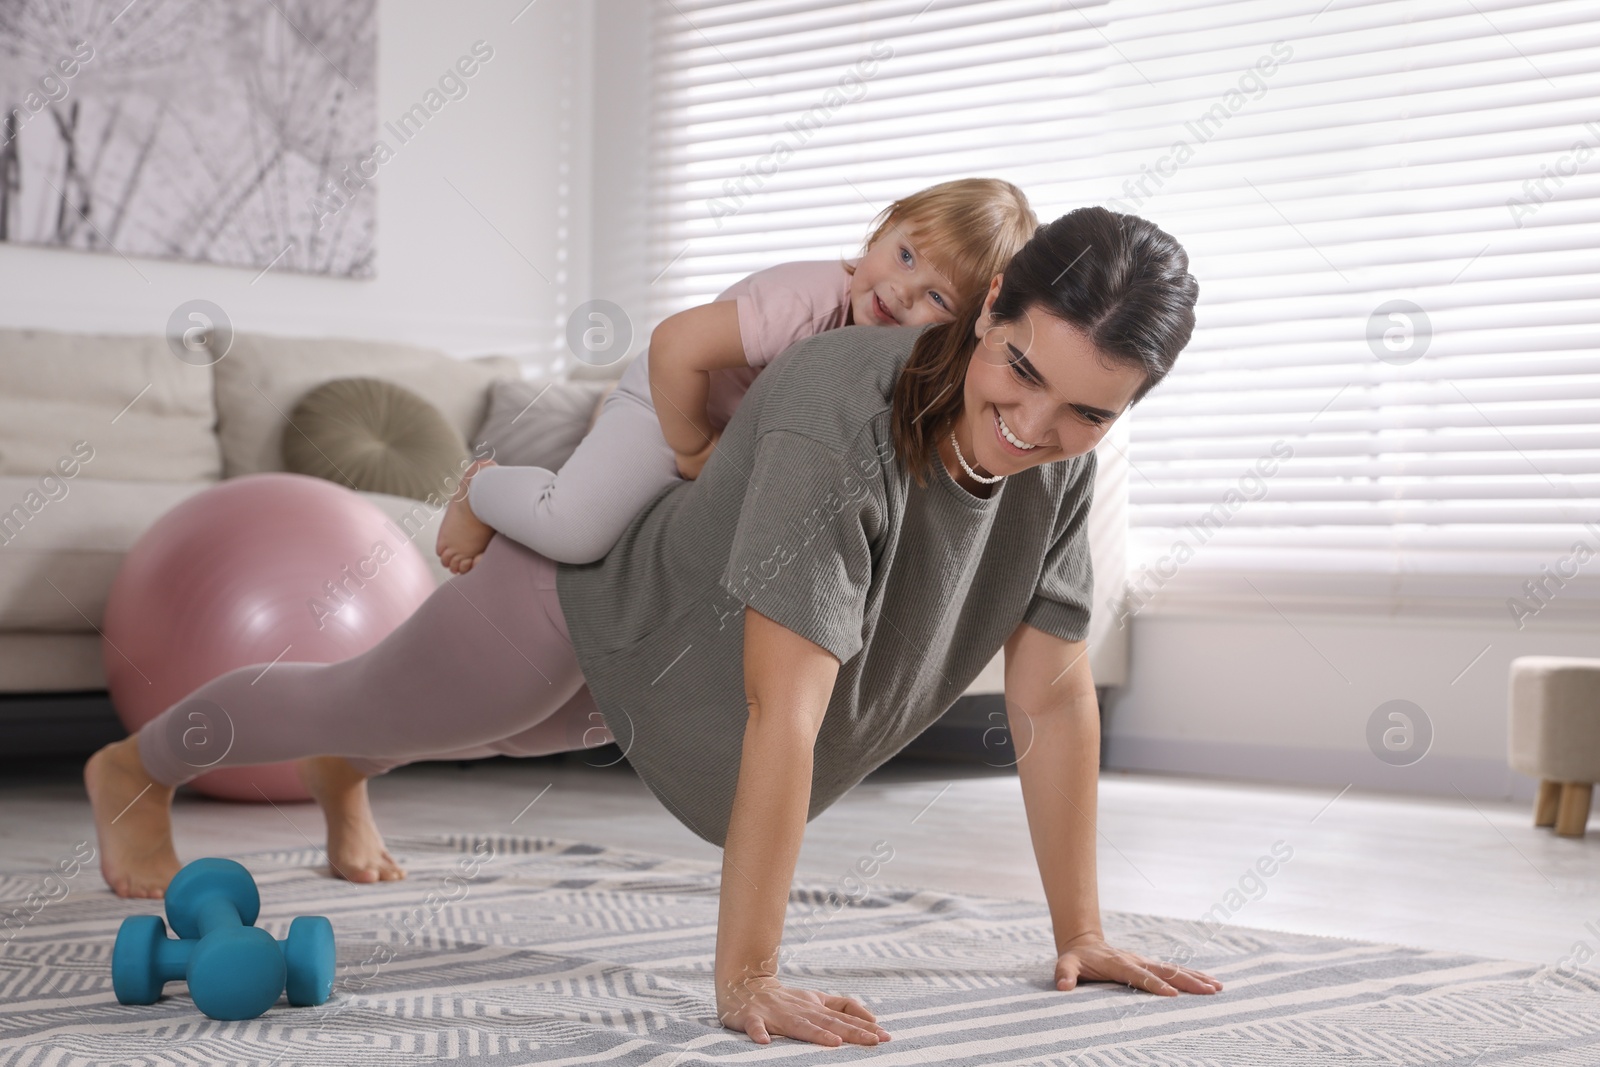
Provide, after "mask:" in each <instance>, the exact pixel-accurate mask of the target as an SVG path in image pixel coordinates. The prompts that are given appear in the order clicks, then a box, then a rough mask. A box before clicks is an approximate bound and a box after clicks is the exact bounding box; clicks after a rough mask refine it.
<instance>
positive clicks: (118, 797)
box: [83, 735, 179, 897]
mask: <svg viewBox="0 0 1600 1067" xmlns="http://www.w3.org/2000/svg"><path fill="white" fill-rule="evenodd" d="M136 737H137V735H135V737H129V738H126V739H125V740H122V741H114V742H112V743H111V744H109V745H107V746H106V747H105V748H102V749H101V750H100V751H99V752H96V753H95V754H94V755H92V756H90V757H89V762H88V763H86V764H84V766H83V784H84V786H85V788H87V789H88V791H89V805H90V807H92V808H93V809H94V831H95V834H96V835H97V836H98V837H99V839H100V876H101V877H102V878H104V879H105V880H106V885H108V886H110V887H111V891H112V892H114V893H116V894H117V896H119V897H159V896H161V894H162V893H164V892H165V891H166V888H167V883H168V882H170V881H172V876H173V875H175V874H177V873H178V867H179V864H178V854H177V852H176V851H174V849H173V847H172V789H171V788H169V787H168V786H164V785H158V784H157V783H156V782H155V781H153V780H152V779H151V778H150V776H149V775H148V774H147V773H145V769H144V764H143V763H142V762H140V760H139V745H138V742H137V740H136Z"/></svg>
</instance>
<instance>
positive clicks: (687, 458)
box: [674, 430, 722, 481]
mask: <svg viewBox="0 0 1600 1067" xmlns="http://www.w3.org/2000/svg"><path fill="white" fill-rule="evenodd" d="M721 439H722V431H721V430H712V431H711V439H710V440H708V441H707V442H706V444H705V447H704V448H702V449H700V451H698V452H695V453H693V454H692V455H690V454H685V453H683V452H676V453H674V455H675V456H676V457H677V460H678V473H679V474H680V475H682V476H683V477H685V478H687V479H689V480H690V481H693V480H694V479H696V478H698V477H700V472H701V471H702V470H704V469H705V465H706V460H708V459H710V458H711V451H712V449H714V448H716V447H717V442H718V441H719V440H721Z"/></svg>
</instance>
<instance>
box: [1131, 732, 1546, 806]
mask: <svg viewBox="0 0 1600 1067" xmlns="http://www.w3.org/2000/svg"><path fill="white" fill-rule="evenodd" d="M1105 766H1106V767H1107V769H1110V770H1123V771H1155V772H1159V773H1165V774H1183V775H1196V776H1199V777H1204V778H1228V779H1232V780H1234V781H1238V780H1241V779H1242V780H1246V781H1254V782H1263V783H1273V784H1283V785H1296V786H1326V787H1328V788H1329V789H1330V790H1332V792H1330V793H1329V794H1328V795H1329V796H1330V797H1331V796H1333V795H1334V793H1335V792H1337V791H1338V790H1340V789H1343V788H1344V787H1345V786H1353V787H1355V788H1358V789H1373V790H1379V791H1382V792H1390V793H1412V794H1419V795H1424V796H1439V797H1449V798H1451V799H1457V800H1458V799H1460V798H1461V796H1462V795H1465V796H1467V797H1470V798H1472V799H1475V800H1476V799H1482V800H1527V801H1531V800H1532V799H1533V796H1534V793H1535V792H1536V787H1537V784H1538V783H1536V782H1535V781H1534V780H1533V779H1532V778H1529V777H1527V776H1526V775H1522V774H1518V773H1517V772H1515V771H1513V770H1511V769H1510V768H1509V767H1508V766H1506V762H1505V760H1503V759H1499V760H1494V759H1483V758H1480V757H1472V756H1447V755H1442V754H1439V753H1431V752H1430V753H1429V754H1427V755H1425V756H1423V757H1422V759H1420V760H1418V761H1417V762H1416V763H1413V764H1411V765H1410V766H1408V767H1393V766H1390V765H1389V764H1386V763H1384V762H1383V761H1381V760H1379V759H1377V758H1376V757H1374V756H1373V755H1372V753H1371V752H1368V751H1366V750H1364V749H1362V750H1356V749H1334V748H1297V747H1289V746H1279V745H1249V744H1239V743H1234V742H1227V741H1188V740H1175V739H1172V738H1157V737H1126V736H1113V737H1109V738H1107V740H1106V744H1105Z"/></svg>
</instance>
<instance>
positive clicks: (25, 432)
mask: <svg viewBox="0 0 1600 1067" xmlns="http://www.w3.org/2000/svg"><path fill="white" fill-rule="evenodd" d="M216 421H217V410H216V407H215V404H214V401H213V395H212V376H211V368H210V367H199V366H195V365H193V364H191V363H186V362H184V361H183V360H181V359H179V358H178V357H177V356H175V355H173V353H172V350H171V349H170V348H168V347H167V342H166V339H165V338H164V337H163V336H161V335H160V334H150V335H148V336H146V335H127V336H118V335H112V334H85V333H58V332H55V331H51V330H0V475H17V476H25V477H31V478H38V477H40V476H42V475H45V474H46V473H48V472H50V471H52V470H54V471H56V472H57V473H58V474H59V473H64V471H63V469H62V468H61V467H59V466H58V464H59V463H61V461H62V460H63V459H68V458H71V459H74V460H76V461H78V470H77V471H75V472H74V473H75V474H76V473H81V474H83V475H85V476H88V477H91V478H102V479H104V478H115V479H129V480H137V481H152V482H181V481H196V482H199V481H208V480H215V479H216V478H218V477H220V476H221V474H222V461H221V456H220V455H219V453H218V450H217V439H216V436H215V433H216ZM80 442H81V444H80ZM11 503H12V501H11V499H9V498H7V499H6V500H5V506H7V507H9V506H10V504H11Z"/></svg>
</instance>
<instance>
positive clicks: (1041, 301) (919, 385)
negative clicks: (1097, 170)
mask: <svg viewBox="0 0 1600 1067" xmlns="http://www.w3.org/2000/svg"><path fill="white" fill-rule="evenodd" d="M1002 273H1003V274H1004V276H1005V277H1004V279H1003V280H1002V281H1001V283H1000V293H999V295H998V296H996V297H995V301H994V307H993V308H991V309H990V310H991V313H992V316H993V318H994V319H995V320H996V321H998V322H1016V321H1018V320H1020V319H1022V318H1023V316H1024V314H1025V313H1026V311H1027V309H1029V308H1031V307H1037V308H1039V309H1040V310H1042V311H1044V312H1046V313H1047V314H1050V315H1054V316H1055V317H1056V318H1058V319H1062V320H1064V321H1066V322H1068V323H1070V324H1071V325H1073V326H1075V327H1077V328H1078V329H1079V330H1081V331H1082V332H1083V333H1084V334H1085V335H1086V336H1087V337H1088V339H1089V341H1090V342H1091V343H1092V344H1093V345H1094V347H1095V348H1096V349H1097V350H1099V351H1100V352H1101V353H1103V354H1104V356H1105V357H1106V358H1107V359H1108V360H1110V361H1111V362H1112V363H1115V364H1120V365H1122V366H1128V367H1136V368H1138V369H1139V370H1142V371H1144V376H1145V380H1144V384H1143V385H1141V386H1140V387H1139V390H1138V392H1136V393H1135V394H1134V396H1133V403H1134V404H1137V403H1138V402H1139V401H1140V400H1142V399H1144V396H1145V394H1146V393H1148V392H1149V391H1150V390H1151V389H1154V388H1155V387H1156V386H1157V385H1158V384H1160V382H1161V380H1162V379H1163V378H1165V377H1166V376H1167V372H1168V371H1170V370H1172V365H1173V364H1174V363H1175V362H1177V359H1178V353H1179V352H1181V351H1183V348H1184V346H1185V345H1187V344H1188V343H1189V337H1190V335H1191V334H1192V333H1193V332H1194V305H1195V300H1196V298H1197V297H1198V296H1199V294H1200V283H1199V282H1197V281H1195V278H1194V275H1192V274H1190V273H1189V255H1188V253H1187V252H1185V251H1184V250H1183V246H1182V245H1180V244H1179V243H1178V242H1177V240H1176V239H1175V238H1174V237H1173V236H1172V235H1171V234H1169V233H1167V232H1165V231H1164V230H1162V229H1161V228H1160V227H1158V226H1156V225H1155V224H1154V223H1152V222H1149V221H1147V220H1145V219H1142V218H1139V217H1138V216H1137V215H1124V214H1121V213H1120V212H1116V211H1111V210H1108V209H1106V208H1103V207H1098V206H1092V207H1080V208H1077V209H1076V210H1073V211H1069V212H1067V213H1066V214H1065V215H1062V216H1061V217H1060V218H1058V219H1056V220H1055V221H1054V222H1048V223H1045V224H1044V225H1042V226H1040V227H1039V228H1038V229H1037V230H1035V231H1034V234H1033V237H1031V238H1030V239H1029V240H1028V243H1027V244H1025V245H1023V246H1022V249H1021V250H1020V251H1018V252H1017V254H1016V255H1014V256H1012V257H1011V260H1010V262H1008V263H1007V264H1006V266H1005V269H1004V270H1003V271H1002ZM987 295H988V294H987V292H985V293H982V294H980V295H979V296H978V298H977V299H976V300H975V301H973V302H971V303H969V304H968V305H967V306H966V307H965V308H963V309H962V311H961V313H960V314H959V315H957V317H956V319H955V321H954V322H949V323H940V324H939V325H936V326H930V327H928V328H927V329H925V330H923V331H922V334H921V336H919V337H918V338H917V342H916V345H915V346H914V347H913V348H912V350H911V356H910V358H909V359H907V360H906V364H905V366H904V367H903V368H901V371H900V377H899V379H898V380H897V381H896V382H895V388H894V414H893V436H894V450H895V455H896V457H897V458H898V460H899V462H900V463H901V465H902V469H904V470H907V471H909V472H910V473H911V475H912V476H913V477H914V478H916V480H917V484H918V485H922V484H924V483H925V481H926V477H927V473H928V471H930V470H931V469H932V465H933V464H934V463H935V462H938V442H939V440H940V439H941V438H942V437H943V436H944V435H945V434H947V433H948V432H949V429H950V426H951V425H952V424H953V422H954V421H955V417H956V415H957V413H959V412H960V410H961V402H962V388H961V385H962V381H963V380H964V379H965V377H966V373H967V364H968V362H970V360H971V357H972V352H973V349H974V347H975V346H976V345H977V338H976V337H975V336H974V334H973V327H974V326H975V325H976V324H977V321H978V316H979V315H980V314H982V313H983V298H984V297H985V296H987Z"/></svg>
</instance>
